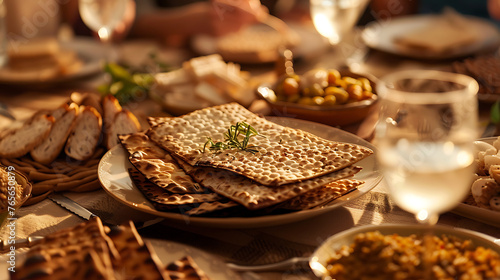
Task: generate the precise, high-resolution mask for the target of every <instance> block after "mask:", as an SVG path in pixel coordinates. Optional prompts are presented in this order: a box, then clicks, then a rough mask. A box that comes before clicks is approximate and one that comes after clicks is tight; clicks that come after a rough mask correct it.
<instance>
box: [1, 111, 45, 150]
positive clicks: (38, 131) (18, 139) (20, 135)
mask: <svg viewBox="0 0 500 280" xmlns="http://www.w3.org/2000/svg"><path fill="white" fill-rule="evenodd" d="M54 121H55V119H54V117H52V116H50V115H41V116H38V117H37V118H35V119H33V120H31V121H30V122H28V123H26V124H24V125H23V126H22V127H21V128H19V129H17V130H15V131H12V132H11V133H9V134H7V135H6V136H5V137H3V138H2V139H1V140H0V158H16V157H20V156H23V155H25V154H26V153H28V152H29V151H30V150H31V149H33V148H34V147H36V146H37V145H38V144H40V143H41V142H42V141H43V140H44V139H45V138H47V137H48V136H49V133H50V130H51V129H52V125H53V124H54Z"/></svg>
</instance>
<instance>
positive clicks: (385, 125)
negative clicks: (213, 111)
mask: <svg viewBox="0 0 500 280" xmlns="http://www.w3.org/2000/svg"><path fill="white" fill-rule="evenodd" d="M477 90H478V84H477V82H476V81H475V80H474V79H472V78H471V77H468V76H465V75H460V74H455V73H448V72H440V71H431V70H407V71H401V72H396V73H393V74H389V75H388V76H386V77H383V78H382V79H381V81H380V83H379V84H378V85H377V93H378V95H379V97H380V119H379V122H378V124H377V128H376V135H375V137H376V138H375V141H376V146H377V148H378V149H379V153H378V161H379V162H380V164H381V167H382V169H383V174H384V178H385V180H386V183H387V186H388V188H389V194H390V196H391V197H392V198H393V200H394V201H395V202H396V204H397V205H399V206H400V207H401V208H403V209H404V210H406V211H409V212H411V213H413V214H414V215H415V217H416V219H417V220H418V221H419V222H421V223H424V224H427V225H433V224H435V223H436V222H437V220H438V217H439V214H441V213H443V212H445V211H448V210H451V209H453V208H454V207H456V206H457V205H458V204H459V203H460V202H461V201H462V200H463V199H464V198H465V197H466V196H467V194H468V192H469V190H470V186H471V184H472V180H473V176H474V170H475V167H474V154H473V142H474V140H475V139H476V137H477V99H476V98H477V97H476V93H477Z"/></svg>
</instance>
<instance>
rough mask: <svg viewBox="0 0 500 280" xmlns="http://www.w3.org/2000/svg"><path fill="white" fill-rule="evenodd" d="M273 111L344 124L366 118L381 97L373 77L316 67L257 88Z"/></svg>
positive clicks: (334, 123) (321, 121)
mask: <svg viewBox="0 0 500 280" xmlns="http://www.w3.org/2000/svg"><path fill="white" fill-rule="evenodd" d="M257 96H258V97H259V98H261V99H263V100H265V101H266V102H267V103H268V104H269V106H270V107H271V112H272V114H273V115H278V116H283V117H291V118H298V119H304V120H309V121H313V122H318V123H323V124H327V125H333V126H343V125H349V124H353V123H358V122H360V121H362V120H363V119H365V118H366V117H367V116H368V114H369V113H370V110H372V108H373V106H374V105H375V103H376V101H377V94H376V93H375V81H373V78H368V77H367V76H364V75H361V74H357V73H354V72H351V71H348V70H337V69H324V68H319V69H312V70H309V71H307V72H305V73H304V74H302V75H297V74H294V73H292V74H284V75H282V76H281V77H279V78H278V80H277V81H276V82H275V83H274V84H263V85H260V86H259V87H258V88H257Z"/></svg>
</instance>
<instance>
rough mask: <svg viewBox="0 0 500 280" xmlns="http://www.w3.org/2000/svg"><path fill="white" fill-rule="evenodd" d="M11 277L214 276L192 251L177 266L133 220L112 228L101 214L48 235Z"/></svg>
mask: <svg viewBox="0 0 500 280" xmlns="http://www.w3.org/2000/svg"><path fill="white" fill-rule="evenodd" d="M167 266H168V271H167ZM169 273H172V275H173V277H174V278H170V276H169ZM11 276H12V279H16V280H17V279H37V280H68V279H72V280H80V279H81V280H83V279H98V280H99V279H103V280H128V279H143V280H150V279H151V280H156V279H158V280H160V279H165V280H170V279H184V280H189V279H208V278H207V276H206V274H205V273H204V272H203V271H202V270H201V269H200V268H199V267H198V266H197V265H196V263H195V262H194V260H193V259H192V258H190V257H189V256H185V257H183V258H181V259H179V260H178V261H174V264H173V265H172V264H168V265H166V264H165V263H162V262H161V260H160V258H159V257H158V256H157V254H156V252H155V251H154V248H153V247H152V246H151V245H150V244H149V243H148V241H145V240H143V239H142V238H141V236H140V235H139V234H138V232H137V230H136V228H135V226H134V224H133V223H132V221H129V222H126V223H124V224H122V225H120V226H112V227H110V228H109V227H105V226H103V224H102V222H101V220H100V219H99V218H93V219H91V220H89V221H86V222H84V223H81V224H79V225H77V226H75V227H71V228H67V229H63V230H60V231H57V232H54V233H52V234H49V235H48V236H46V237H44V238H43V239H42V240H41V241H40V243H38V244H37V245H35V246H34V247H32V248H31V249H29V251H28V252H27V253H26V258H25V260H24V261H22V262H21V263H20V264H19V265H18V267H16V272H15V273H13V274H11Z"/></svg>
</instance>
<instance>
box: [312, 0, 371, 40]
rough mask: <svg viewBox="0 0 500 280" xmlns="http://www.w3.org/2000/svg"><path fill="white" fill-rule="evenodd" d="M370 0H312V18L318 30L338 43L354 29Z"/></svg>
mask: <svg viewBox="0 0 500 280" xmlns="http://www.w3.org/2000/svg"><path fill="white" fill-rule="evenodd" d="M367 4H368V0H310V5H309V8H310V11H311V18H312V21H313V23H314V27H315V28H316V30H317V31H318V32H319V33H320V34H321V35H322V36H323V37H325V38H327V39H328V41H329V42H330V44H331V45H337V44H338V43H340V42H341V41H342V39H343V38H344V36H345V35H346V34H348V33H349V32H351V31H352V30H353V27H354V25H355V24H356V22H357V21H358V19H359V17H360V16H361V14H362V13H363V12H364V10H365V8H366V5H367Z"/></svg>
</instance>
